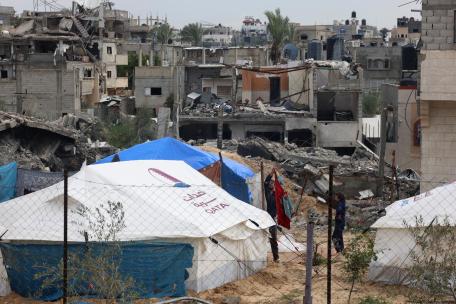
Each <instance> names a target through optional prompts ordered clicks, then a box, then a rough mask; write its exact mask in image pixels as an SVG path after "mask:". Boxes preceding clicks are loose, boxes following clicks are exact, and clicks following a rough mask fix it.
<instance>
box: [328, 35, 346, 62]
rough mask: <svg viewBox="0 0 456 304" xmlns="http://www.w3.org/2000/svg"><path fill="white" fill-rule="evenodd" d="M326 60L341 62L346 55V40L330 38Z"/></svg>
mask: <svg viewBox="0 0 456 304" xmlns="http://www.w3.org/2000/svg"><path fill="white" fill-rule="evenodd" d="M326 51H327V53H326V59H328V60H341V59H342V56H343V55H344V53H345V52H344V39H342V38H339V37H337V36H332V37H330V38H328V40H327V44H326Z"/></svg>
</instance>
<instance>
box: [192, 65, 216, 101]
mask: <svg viewBox="0 0 456 304" xmlns="http://www.w3.org/2000/svg"><path fill="white" fill-rule="evenodd" d="M221 70H222V66H220V65H216V66H212V67H211V66H205V67H198V66H186V67H185V95H188V94H190V93H193V92H195V93H199V94H201V93H202V92H203V86H202V85H203V83H202V79H203V78H217V77H220V72H221Z"/></svg>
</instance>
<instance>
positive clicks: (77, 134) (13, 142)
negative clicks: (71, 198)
mask: <svg viewBox="0 0 456 304" xmlns="http://www.w3.org/2000/svg"><path fill="white" fill-rule="evenodd" d="M97 128H98V127H97V122H95V121H94V120H91V119H88V118H83V117H77V116H74V115H67V116H64V117H62V118H60V119H59V120H57V121H54V122H48V121H44V120H39V119H37V118H31V117H26V116H23V115H19V114H11V113H6V112H0V164H5V163H9V162H12V161H16V162H17V163H18V165H19V167H20V168H24V169H34V170H46V171H62V170H63V169H64V168H66V169H68V170H79V169H80V167H81V165H82V163H83V162H84V161H87V162H88V163H91V162H94V161H95V160H96V158H97V156H104V155H108V154H109V153H112V151H115V150H116V149H115V148H113V147H108V145H100V144H99V145H98V146H97V145H95V146H94V145H93V143H92V140H91V138H92V139H93V138H96V137H97V136H99V135H100V132H99V131H98V130H97Z"/></svg>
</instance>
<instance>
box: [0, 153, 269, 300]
mask: <svg viewBox="0 0 456 304" xmlns="http://www.w3.org/2000/svg"><path fill="white" fill-rule="evenodd" d="M172 165H173V167H170V166H169V164H167V165H164V163H162V162H156V163H154V164H153V166H151V163H147V164H146V163H141V162H139V163H137V164H136V165H135V166H133V167H132V166H131V164H127V163H118V164H116V166H110V165H107V166H104V165H99V166H89V167H86V168H85V169H83V170H81V172H79V173H77V174H76V175H74V176H72V177H70V178H69V179H68V188H67V189H66V188H65V182H61V183H58V184H56V185H54V186H51V187H48V188H45V189H44V190H41V191H37V192H34V193H31V194H28V195H25V196H21V197H18V198H16V199H14V200H11V201H8V202H7V203H4V204H1V205H0V209H1V211H0V223H1V224H0V225H1V226H0V228H1V229H0V230H1V231H0V235H1V236H2V238H1V240H2V242H1V243H0V248H1V252H2V256H3V264H4V265H5V266H6V267H5V268H4V269H3V270H2V275H3V277H4V278H5V276H7V278H8V281H9V285H10V286H11V288H12V289H13V290H14V291H15V292H16V293H18V294H19V295H21V296H23V297H27V298H35V299H42V300H56V299H59V298H61V297H62V296H64V295H65V294H66V295H67V296H68V297H69V298H80V297H94V298H102V299H103V298H107V299H119V298H122V299H127V300H128V299H133V298H162V297H179V296H184V295H186V293H187V290H192V291H195V292H200V291H204V290H207V289H211V288H215V287H219V286H221V285H223V284H226V283H229V282H232V281H237V280H241V279H243V278H246V277H248V276H250V275H252V274H254V273H257V272H258V271H260V270H261V269H263V268H265V267H266V265H267V256H268V251H269V240H268V238H269V230H268V228H269V227H270V226H271V225H274V222H273V220H272V219H271V217H270V216H269V215H268V214H267V213H266V212H265V211H263V210H260V209H258V208H256V207H253V206H251V205H250V204H247V203H245V202H242V201H240V200H238V199H236V198H234V197H233V196H231V195H230V194H229V193H227V192H226V191H224V190H223V189H221V188H220V187H218V186H217V185H216V184H214V183H212V182H211V181H210V180H208V179H207V178H205V177H204V176H203V175H201V174H199V173H198V172H197V171H194V170H191V169H189V167H188V166H186V165H185V164H182V163H178V162H176V163H173V164H172ZM113 181H117V182H116V183H113ZM65 206H66V207H67V211H66V213H65ZM65 214H66V215H67V216H66V219H65V216H64V215H65ZM64 228H67V229H66V237H67V243H68V246H67V247H66V249H65V250H66V255H67V259H63V257H64V252H65V251H64V240H65V236H64V230H65V229H64ZM65 260H66V263H64V261H65ZM64 269H66V271H64ZM63 273H66V274H67V277H64V276H63ZM3 282H5V281H3ZM64 286H65V287H66V288H63V287H64ZM4 288H6V287H4Z"/></svg>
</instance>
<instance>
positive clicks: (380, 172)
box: [377, 105, 394, 197]
mask: <svg viewBox="0 0 456 304" xmlns="http://www.w3.org/2000/svg"><path fill="white" fill-rule="evenodd" d="M391 111H394V109H393V107H392V106H391V105H390V106H387V107H385V108H383V110H382V114H381V130H380V131H381V136H380V159H379V164H378V180H377V196H379V197H383V185H384V176H385V153H386V152H385V151H386V136H387V132H386V120H387V113H388V112H391Z"/></svg>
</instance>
